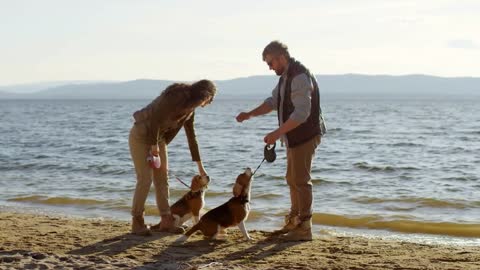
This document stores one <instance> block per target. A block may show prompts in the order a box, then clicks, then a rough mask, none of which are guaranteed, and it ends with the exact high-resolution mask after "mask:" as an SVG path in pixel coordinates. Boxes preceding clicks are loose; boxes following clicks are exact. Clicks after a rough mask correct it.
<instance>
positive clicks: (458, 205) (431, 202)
mask: <svg viewBox="0 0 480 270" xmlns="http://www.w3.org/2000/svg"><path fill="white" fill-rule="evenodd" d="M353 201H354V202H357V203H361V204H381V203H412V204H416V205H417V206H418V207H433V208H454V209H466V208H470V207H476V204H478V203H479V202H467V201H444V200H439V199H434V198H415V197H404V198H394V199H384V198H372V197H359V198H355V199H353Z"/></svg>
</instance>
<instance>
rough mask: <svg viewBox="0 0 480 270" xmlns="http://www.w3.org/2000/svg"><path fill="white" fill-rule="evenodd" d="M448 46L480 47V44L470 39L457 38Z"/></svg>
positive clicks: (461, 47) (454, 47)
mask: <svg viewBox="0 0 480 270" xmlns="http://www.w3.org/2000/svg"><path fill="white" fill-rule="evenodd" d="M448 47H449V48H453V49H469V50H475V49H480V46H479V45H478V44H476V43H475V41H473V40H470V39H455V40H450V41H449V42H448Z"/></svg>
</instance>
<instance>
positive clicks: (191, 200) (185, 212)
mask: <svg viewBox="0 0 480 270" xmlns="http://www.w3.org/2000/svg"><path fill="white" fill-rule="evenodd" d="M208 183H210V177H208V176H200V175H195V176H194V177H193V178H192V182H191V184H190V191H189V192H187V193H186V194H185V195H183V197H182V198H180V199H179V200H178V201H176V202H175V203H174V204H173V205H172V206H170V212H171V213H172V216H173V218H174V219H175V223H174V224H175V227H181V226H183V224H184V223H185V222H186V221H188V220H189V219H190V218H192V217H193V220H194V223H198V221H199V217H200V211H201V210H202V208H203V207H204V206H205V190H206V189H207V185H208Z"/></svg>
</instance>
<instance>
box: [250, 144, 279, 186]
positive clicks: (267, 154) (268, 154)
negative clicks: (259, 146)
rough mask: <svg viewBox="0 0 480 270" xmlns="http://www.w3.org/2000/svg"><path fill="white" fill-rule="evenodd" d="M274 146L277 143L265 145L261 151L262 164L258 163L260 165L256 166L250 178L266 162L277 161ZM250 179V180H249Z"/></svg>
mask: <svg viewBox="0 0 480 270" xmlns="http://www.w3.org/2000/svg"><path fill="white" fill-rule="evenodd" d="M270 146H271V147H270ZM275 146H277V143H276V142H275V143H274V144H267V145H265V148H264V149H263V159H262V162H260V164H258V167H257V168H256V169H255V171H253V173H252V176H251V177H253V176H254V175H255V173H256V172H257V170H258V169H259V168H260V166H262V164H263V162H264V161H265V160H266V161H267V162H269V163H272V162H274V161H275V159H277V153H275ZM251 177H250V178H251Z"/></svg>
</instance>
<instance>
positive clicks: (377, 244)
mask: <svg viewBox="0 0 480 270" xmlns="http://www.w3.org/2000/svg"><path fill="white" fill-rule="evenodd" d="M0 227H1V228H2V229H1V231H0V232H1V233H0V269H480V247H458V246H446V245H425V244H415V243H406V242H395V241H385V240H381V239H368V238H362V237H335V236H327V235H316V236H315V239H314V241H312V242H282V241H280V240H278V239H275V238H271V237H269V233H268V232H264V231H258V230H253V231H251V235H252V236H253V238H254V240H253V241H250V242H245V241H243V240H242V238H241V234H240V232H239V231H238V230H236V229H231V230H230V231H229V237H228V239H227V240H225V241H208V240H205V239H203V237H202V236H201V235H198V234H195V235H193V236H192V237H191V238H190V239H189V241H188V242H187V243H185V244H183V245H177V244H174V243H173V242H174V240H175V239H176V238H177V237H178V236H177V235H172V234H167V233H154V234H153V235H152V236H150V237H139V236H134V235H131V234H129V224H128V223H127V222H121V221H109V220H94V219H79V218H67V217H61V216H45V215H33V214H25V213H10V212H1V213H0Z"/></svg>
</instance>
